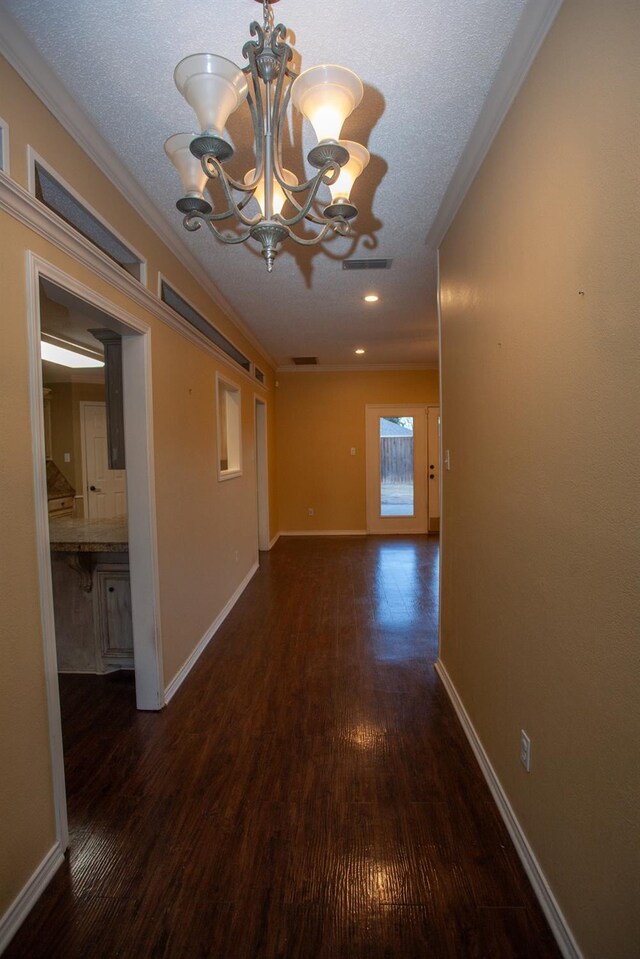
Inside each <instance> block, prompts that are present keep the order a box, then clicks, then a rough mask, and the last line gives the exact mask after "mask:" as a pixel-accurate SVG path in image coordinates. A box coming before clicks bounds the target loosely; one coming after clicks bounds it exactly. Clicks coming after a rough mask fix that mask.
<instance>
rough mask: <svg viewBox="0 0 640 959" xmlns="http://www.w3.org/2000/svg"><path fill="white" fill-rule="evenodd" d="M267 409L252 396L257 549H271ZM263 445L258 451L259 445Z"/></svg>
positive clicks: (254, 395) (260, 400)
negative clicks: (260, 416)
mask: <svg viewBox="0 0 640 959" xmlns="http://www.w3.org/2000/svg"><path fill="white" fill-rule="evenodd" d="M258 405H260V406H262V407H263V409H264V414H263V415H264V430H263V431H262V435H259V433H258ZM268 413H269V407H268V404H267V401H266V399H265V398H264V397H263V396H259V395H258V394H257V393H254V394H253V436H254V441H255V445H256V450H255V453H256V484H257V489H256V493H257V501H258V549H259V550H263V551H264V550H268V549H270V548H271V546H270V541H269V439H268V437H269V422H268V420H269V416H268ZM260 443H262V444H263V449H262V451H260V448H259V444H260Z"/></svg>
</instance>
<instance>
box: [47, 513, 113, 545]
mask: <svg viewBox="0 0 640 959" xmlns="http://www.w3.org/2000/svg"><path fill="white" fill-rule="evenodd" d="M49 540H50V543H51V550H52V552H56V553H127V552H129V542H128V540H129V533H128V529H127V517H126V516H115V517H113V518H111V519H94V520H88V519H78V518H77V517H75V516H51V517H50V518H49Z"/></svg>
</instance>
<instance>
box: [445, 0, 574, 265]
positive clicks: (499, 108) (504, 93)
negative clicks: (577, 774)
mask: <svg viewBox="0 0 640 959" xmlns="http://www.w3.org/2000/svg"><path fill="white" fill-rule="evenodd" d="M562 3H563V0H533V2H532V0H529V3H527V4H526V6H525V8H524V10H523V12H522V16H521V18H520V21H519V22H518V25H517V27H516V29H515V32H514V34H513V37H512V38H511V42H510V43H509V45H508V47H507V50H506V52H505V55H504V57H503V58H502V62H501V63H500V66H499V67H498V70H497V73H496V75H495V78H494V80H493V83H492V84H491V89H490V90H489V94H488V96H487V99H486V100H485V102H484V106H483V107H482V110H481V111H480V115H479V117H478V119H477V121H476V124H475V126H474V128H473V131H472V133H471V136H470V137H469V139H468V141H467V145H466V147H465V148H464V150H463V153H462V156H461V157H460V160H459V162H458V165H457V167H456V169H455V172H454V174H453V176H452V177H451V180H450V182H449V186H448V187H447V189H446V191H445V194H444V197H443V199H442V203H441V204H440V208H439V210H438V212H437V214H436V217H435V220H434V221H433V223H432V224H431V229H430V230H429V233H428V234H427V246H428V247H429V248H430V249H432V250H437V249H438V247H439V246H440V244H441V243H442V241H443V240H444V238H445V236H446V233H447V231H448V229H449V227H450V226H451V224H452V223H453V220H454V217H455V215H456V213H457V212H458V210H459V209H460V206H461V204H462V201H463V200H464V198H465V196H466V195H467V192H468V190H469V188H470V187H471V184H472V183H473V181H474V180H475V178H476V174H477V173H478V170H479V169H480V167H481V166H482V162H483V160H484V158H485V157H486V155H487V153H488V152H489V149H490V147H491V144H492V143H493V141H494V139H495V137H496V135H497V133H498V130H499V129H500V127H501V126H502V122H503V120H504V119H505V117H506V115H507V113H508V112H509V108H510V107H511V104H512V103H513V101H514V100H515V98H516V96H517V95H518V92H519V90H520V87H521V86H522V84H523V82H524V79H525V77H526V75H527V73H528V72H529V68H530V67H531V64H532V63H533V61H534V59H535V57H536V54H537V53H538V50H539V49H540V47H541V46H542V43H543V42H544V39H545V37H546V36H547V34H548V32H549V30H550V29H551V26H552V24H553V21H554V20H555V18H556V16H557V14H558V11H559V10H560V7H561V6H562Z"/></svg>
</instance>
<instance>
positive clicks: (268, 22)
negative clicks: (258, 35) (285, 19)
mask: <svg viewBox="0 0 640 959" xmlns="http://www.w3.org/2000/svg"><path fill="white" fill-rule="evenodd" d="M262 16H263V27H264V32H265V33H266V34H269V33H270V32H271V30H272V29H273V9H272V7H271V4H270V3H269V0H262Z"/></svg>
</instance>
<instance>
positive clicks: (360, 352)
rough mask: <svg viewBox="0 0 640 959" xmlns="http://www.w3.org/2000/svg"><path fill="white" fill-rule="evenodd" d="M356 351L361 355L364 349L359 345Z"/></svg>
mask: <svg viewBox="0 0 640 959" xmlns="http://www.w3.org/2000/svg"><path fill="white" fill-rule="evenodd" d="M356 353H357V354H358V356H361V355H362V354H363V353H364V350H363V349H362V347H359V348H358V349H357V350H356Z"/></svg>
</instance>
